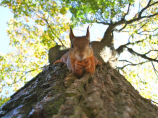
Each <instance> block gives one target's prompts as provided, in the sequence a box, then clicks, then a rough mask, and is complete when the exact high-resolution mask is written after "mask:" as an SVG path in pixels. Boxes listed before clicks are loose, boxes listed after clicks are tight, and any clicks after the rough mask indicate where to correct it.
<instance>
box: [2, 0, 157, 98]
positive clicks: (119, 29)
mask: <svg viewBox="0 0 158 118" xmlns="http://www.w3.org/2000/svg"><path fill="white" fill-rule="evenodd" d="M1 5H3V6H5V7H9V8H10V10H11V11H12V12H13V14H14V18H12V19H11V20H10V21H9V22H8V30H7V32H8V35H9V37H10V45H11V46H13V47H14V49H15V50H14V52H11V53H8V54H6V55H2V54H1V55H0V64H1V66H0V73H1V74H0V78H2V79H1V80H0V81H1V85H0V91H2V89H3V88H4V87H12V88H13V89H14V90H17V89H18V88H19V87H21V86H22V85H23V84H24V83H25V82H26V81H28V78H31V77H32V76H35V75H36V74H37V73H39V72H40V71H41V68H42V67H43V66H44V64H46V63H47V60H48V59H47V56H46V55H47V51H48V49H49V48H50V47H52V46H55V45H56V44H57V43H58V44H61V45H67V42H66V39H67V33H65V32H67V31H68V29H69V24H70V22H71V26H72V27H73V26H77V25H80V24H85V23H98V24H103V25H107V26H108V27H110V26H113V32H114V39H115V40H114V44H115V45H116V47H119V48H118V49H124V51H123V53H122V54H121V55H120V56H119V63H118V69H119V70H120V71H121V73H122V74H124V75H125V76H126V78H127V79H128V80H129V81H130V82H131V83H132V84H133V85H134V86H135V87H136V88H137V89H138V90H140V92H142V94H143V95H144V96H145V97H148V98H152V99H154V100H157V99H158V98H157V96H156V92H155V91H154V92H153V89H152V87H151V86H152V85H151V86H148V85H149V83H151V81H154V82H155V83H157V84H158V81H157V78H158V71H157V69H158V63H157V62H158V60H157V58H158V50H157V44H158V39H157V36H158V26H157V25H156V24H158V7H157V5H158V2H157V0H140V1H134V0H112V1H111V0H94V1H93V2H92V1H91V0H78V1H75V0H58V1H56V0H54V1H52V0H44V1H42V0H35V1H31V0H25V1H22V0H12V1H10V0H2V2H1ZM69 11H70V12H71V13H72V17H71V20H70V19H69V18H70V17H69V16H70V12H69ZM118 33H119V34H121V35H122V37H117V35H116V34H118ZM125 33H126V34H128V36H129V37H123V36H124V35H125ZM65 34H66V36H65ZM117 40H118V41H119V42H120V43H119V44H117V43H116V41H117ZM121 42H122V43H121ZM125 42H127V43H125ZM126 54H128V56H129V58H127V57H125V55H126ZM28 73H29V74H28ZM142 86H143V87H142ZM145 89H146V91H150V92H151V91H152V93H151V94H150V95H149V94H147V92H146V91H145V92H144V90H145ZM3 91H4V89H3ZM5 92H7V93H8V91H5ZM153 93H154V95H153ZM153 96H156V97H153ZM4 97H6V96H3V97H1V98H2V99H3V98H4Z"/></svg>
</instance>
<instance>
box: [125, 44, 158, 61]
mask: <svg viewBox="0 0 158 118" xmlns="http://www.w3.org/2000/svg"><path fill="white" fill-rule="evenodd" d="M126 48H127V49H128V51H129V52H130V53H132V54H135V55H137V56H139V57H142V58H144V59H147V60H149V61H154V62H158V60H156V59H152V58H150V57H147V56H146V54H140V53H137V52H135V51H134V50H133V49H132V48H129V47H127V46H126Z"/></svg>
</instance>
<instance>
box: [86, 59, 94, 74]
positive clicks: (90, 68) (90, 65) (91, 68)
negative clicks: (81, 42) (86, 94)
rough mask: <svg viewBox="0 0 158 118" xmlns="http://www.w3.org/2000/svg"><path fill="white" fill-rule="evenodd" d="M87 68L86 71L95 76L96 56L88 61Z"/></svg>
mask: <svg viewBox="0 0 158 118" xmlns="http://www.w3.org/2000/svg"><path fill="white" fill-rule="evenodd" d="M85 68H86V70H85V71H86V72H88V73H92V74H93V73H94V72H95V63H94V56H92V57H90V58H88V59H87V60H86V66H85Z"/></svg>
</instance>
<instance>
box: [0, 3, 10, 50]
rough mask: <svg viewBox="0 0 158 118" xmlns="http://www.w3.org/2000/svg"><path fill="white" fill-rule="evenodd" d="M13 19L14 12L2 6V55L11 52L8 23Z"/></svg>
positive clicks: (0, 23)
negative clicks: (7, 30)
mask: <svg viewBox="0 0 158 118" xmlns="http://www.w3.org/2000/svg"><path fill="white" fill-rule="evenodd" d="M12 17H13V14H12V12H11V11H10V9H9V8H7V7H2V6H0V53H8V52H9V51H11V48H10V46H9V40H10V39H9V37H8V36H7V32H6V29H7V21H9V20H10V19H11V18H12Z"/></svg>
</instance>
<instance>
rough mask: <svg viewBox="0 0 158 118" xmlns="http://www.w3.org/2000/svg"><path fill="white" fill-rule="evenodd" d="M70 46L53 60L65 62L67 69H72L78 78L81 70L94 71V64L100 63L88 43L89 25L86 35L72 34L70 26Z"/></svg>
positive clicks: (81, 72)
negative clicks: (58, 57)
mask: <svg viewBox="0 0 158 118" xmlns="http://www.w3.org/2000/svg"><path fill="white" fill-rule="evenodd" d="M70 41H71V48H70V50H69V51H68V52H67V53H66V54H64V55H63V56H62V57H61V59H60V60H57V61H55V62H54V64H55V63H58V62H62V63H66V64H67V67H68V69H69V70H72V72H73V73H74V75H75V76H77V77H78V78H80V77H81V76H82V74H83V72H88V73H92V74H93V73H94V72H95V66H96V65H97V64H98V62H99V63H100V64H102V63H101V62H100V61H99V60H98V59H97V58H96V57H95V56H94V54H93V49H92V47H91V44H90V33H89V27H88V28H87V34H86V36H81V37H76V36H74V34H73V32H72V29H71V28H70Z"/></svg>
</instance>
